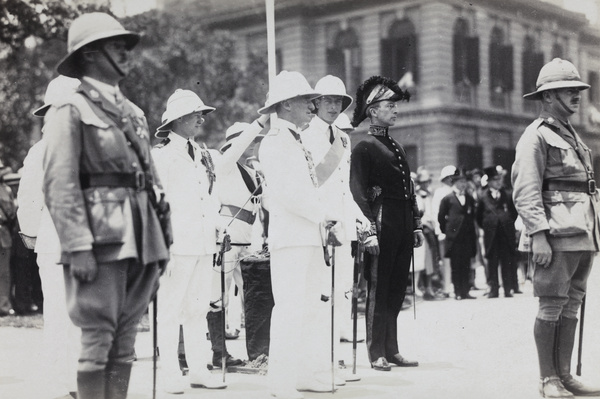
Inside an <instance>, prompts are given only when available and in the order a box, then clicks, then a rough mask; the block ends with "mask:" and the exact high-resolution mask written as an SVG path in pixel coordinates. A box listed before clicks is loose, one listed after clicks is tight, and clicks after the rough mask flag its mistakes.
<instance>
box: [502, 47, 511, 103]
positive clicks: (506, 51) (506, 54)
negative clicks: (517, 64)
mask: <svg viewBox="0 0 600 399" xmlns="http://www.w3.org/2000/svg"><path fill="white" fill-rule="evenodd" d="M500 54H501V55H502V59H501V60H500V62H501V63H502V88H503V89H504V92H505V93H506V92H509V91H512V90H513V88H514V80H515V79H514V71H513V48H512V46H510V45H509V46H502V47H501V53H500Z"/></svg>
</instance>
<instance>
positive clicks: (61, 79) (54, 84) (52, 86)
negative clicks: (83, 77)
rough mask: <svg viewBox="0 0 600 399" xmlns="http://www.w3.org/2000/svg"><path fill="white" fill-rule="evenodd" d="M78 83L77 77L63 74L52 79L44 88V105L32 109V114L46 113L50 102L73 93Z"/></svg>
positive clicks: (50, 104) (41, 114)
mask: <svg viewBox="0 0 600 399" xmlns="http://www.w3.org/2000/svg"><path fill="white" fill-rule="evenodd" d="M80 83H81V82H80V81H79V79H74V78H69V77H67V76H63V75H59V76H57V77H55V78H54V79H52V80H51V81H50V83H48V87H47V88H46V94H45V95H44V105H42V106H41V107H39V108H38V109H36V110H35V111H33V115H35V116H40V117H41V116H44V115H46V112H48V110H49V109H50V107H51V106H52V104H54V103H55V102H57V101H60V100H62V99H63V98H66V97H67V96H69V95H70V94H72V93H74V92H75V90H76V89H77V88H78V87H79V85H80Z"/></svg>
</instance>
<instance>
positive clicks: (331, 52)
mask: <svg viewBox="0 0 600 399" xmlns="http://www.w3.org/2000/svg"><path fill="white" fill-rule="evenodd" d="M327 73H328V74H329V75H333V76H337V77H339V78H340V79H342V80H343V81H345V80H346V61H345V59H344V51H343V50H341V49H338V48H330V49H327Z"/></svg>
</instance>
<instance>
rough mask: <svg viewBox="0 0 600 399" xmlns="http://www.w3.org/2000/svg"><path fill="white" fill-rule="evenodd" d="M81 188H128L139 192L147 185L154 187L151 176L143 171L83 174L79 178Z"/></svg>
mask: <svg viewBox="0 0 600 399" xmlns="http://www.w3.org/2000/svg"><path fill="white" fill-rule="evenodd" d="M79 181H80V183H81V188H82V189H86V188H90V187H127V188H135V189H136V190H138V191H141V190H144V189H145V188H146V185H147V183H148V184H149V187H151V186H152V183H151V182H152V179H151V176H149V175H147V174H146V173H144V172H142V171H137V172H129V173H127V172H112V173H111V172H107V173H97V174H87V173H82V174H81V175H80V176H79Z"/></svg>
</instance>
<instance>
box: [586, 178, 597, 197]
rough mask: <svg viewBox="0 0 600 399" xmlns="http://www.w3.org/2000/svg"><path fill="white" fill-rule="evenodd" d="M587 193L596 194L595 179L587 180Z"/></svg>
mask: <svg viewBox="0 0 600 399" xmlns="http://www.w3.org/2000/svg"><path fill="white" fill-rule="evenodd" d="M587 183H588V194H590V195H593V194H596V180H594V179H590V180H588V182H587Z"/></svg>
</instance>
